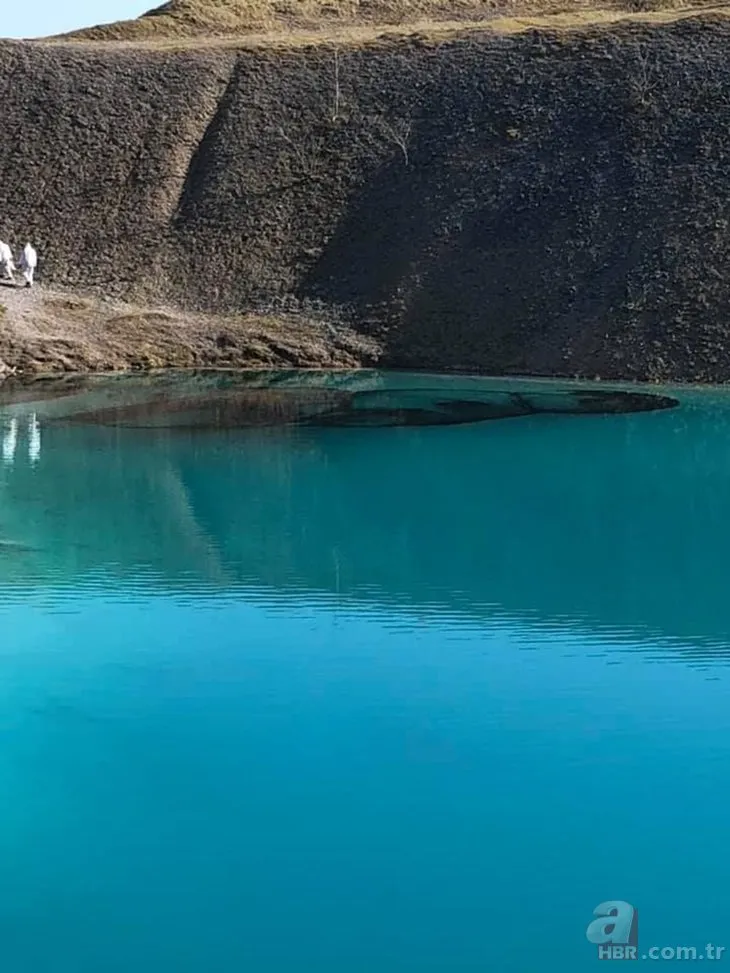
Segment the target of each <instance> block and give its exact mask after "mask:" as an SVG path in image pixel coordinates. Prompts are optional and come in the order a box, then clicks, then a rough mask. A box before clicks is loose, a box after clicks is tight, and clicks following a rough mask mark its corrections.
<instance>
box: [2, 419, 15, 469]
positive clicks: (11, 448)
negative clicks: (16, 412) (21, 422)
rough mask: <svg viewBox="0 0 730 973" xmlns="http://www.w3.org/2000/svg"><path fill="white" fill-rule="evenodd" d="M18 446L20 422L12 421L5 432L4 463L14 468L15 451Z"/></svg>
mask: <svg viewBox="0 0 730 973" xmlns="http://www.w3.org/2000/svg"><path fill="white" fill-rule="evenodd" d="M17 445H18V420H17V419H11V420H10V422H9V423H8V424H7V425H6V426H5V430H4V432H3V463H4V464H5V466H12V465H13V463H14V461H15V450H16V447H17Z"/></svg>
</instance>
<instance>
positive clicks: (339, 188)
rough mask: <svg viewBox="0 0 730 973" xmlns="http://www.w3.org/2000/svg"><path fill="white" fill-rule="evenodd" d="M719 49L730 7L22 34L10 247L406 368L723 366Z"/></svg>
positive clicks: (708, 374) (10, 65)
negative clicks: (338, 342) (449, 23)
mask: <svg viewBox="0 0 730 973" xmlns="http://www.w3.org/2000/svg"><path fill="white" fill-rule="evenodd" d="M171 6H174V5H171ZM178 6H179V7H181V8H182V7H184V6H185V4H184V3H182V2H181V3H180V4H178ZM269 6H271V5H269ZM281 6H282V8H283V7H284V6H285V5H281ZM290 6H291V5H290ZM361 6H362V7H365V4H364V3H363V4H361ZM376 6H377V4H376ZM289 40H290V41H291V38H289ZM729 46H730V22H729V21H728V20H727V19H726V18H725V16H724V15H721V14H715V15H709V14H705V15H703V16H701V17H700V16H697V17H677V18H675V19H672V20H667V21H666V22H664V20H663V19H661V18H658V19H656V20H655V22H646V23H642V22H631V21H627V22H625V23H617V24H614V25H613V26H610V27H606V26H603V27H588V26H584V27H581V28H580V29H576V28H574V29H566V28H565V27H551V26H546V25H542V26H540V27H539V28H535V29H529V30H524V29H517V28H515V29H514V30H512V31H509V30H507V29H487V28H486V27H483V28H481V29H475V28H470V29H468V30H466V29H465V30H456V31H454V32H452V33H447V34H444V35H443V36H439V37H438V38H434V37H430V36H428V34H424V33H423V32H417V33H413V34H410V35H405V36H402V37H397V38H392V37H391V38H388V37H377V36H375V35H373V37H372V38H371V39H370V40H367V41H364V40H362V39H360V40H358V41H354V40H352V39H351V38H350V39H348V36H347V34H346V33H345V34H342V35H337V34H334V35H333V36H332V37H329V38H328V39H326V40H325V39H320V40H316V41H310V42H306V43H304V42H301V43H297V44H295V43H293V42H292V43H289V44H287V45H273V46H272V45H271V44H268V43H263V42H261V43H252V44H248V45H246V44H243V43H242V44H235V43H224V44H215V43H210V42H207V43H200V44H188V45H185V46H181V47H179V48H177V49H166V48H164V47H159V46H157V45H155V44H119V43H113V42H112V43H104V44H102V43H88V42H86V41H78V42H68V41H66V42H53V43H31V42H24V43H17V42H16V43H12V42H6V43H3V44H0V89H2V90H3V92H4V100H3V124H2V126H0V237H2V238H6V237H7V238H10V239H12V240H13V241H18V242H22V240H24V238H25V237H30V238H32V239H33V240H34V241H35V242H36V243H37V245H38V247H39V250H40V252H41V255H42V276H43V278H44V279H45V280H46V282H52V283H53V284H54V285H57V286H62V287H67V288H75V289H87V290H88V289H89V288H91V289H93V290H96V291H97V292H99V293H104V294H107V295H111V296H113V297H115V298H124V299H127V300H132V301H135V302H137V303H144V302H150V301H154V302H158V303H159V302H164V303H166V304H169V305H171V306H177V307H180V308H184V309H187V310H191V311H208V312H210V311H213V312H230V311H241V310H246V311H255V312H261V311H265V312H266V313H271V312H272V310H273V311H275V310H276V309H277V308H279V307H283V308H286V309H287V311H288V312H291V311H292V310H296V308H297V307H299V306H301V307H304V308H305V309H307V310H308V313H309V312H310V311H311V309H312V308H313V307H314V308H320V309H322V313H323V314H325V315H331V316H332V317H333V318H334V317H337V318H339V319H342V320H344V321H346V322H350V323H351V324H352V325H353V326H354V327H355V328H357V329H359V330H360V331H362V332H365V333H367V334H369V335H373V336H374V337H375V338H377V339H378V341H379V342H381V343H382V345H383V346H384V348H385V361H386V362H388V363H391V364H396V365H403V366H409V367H427V368H439V369H446V368H460V369H480V370H485V371H492V372H502V373H505V372H506V373H514V372H529V373H536V374H559V375H575V374H580V375H588V376H595V375H600V376H603V377H638V378H672V379H698V380H725V379H728V378H730V351H729V350H728V349H729V348H730V274H729V273H728V265H729V264H730V215H729V214H728V205H727V200H728V198H730V168H729V167H728V161H729V160H730V136H729V135H728V132H729V131H730V62H729V61H728V57H727V52H728V48H729Z"/></svg>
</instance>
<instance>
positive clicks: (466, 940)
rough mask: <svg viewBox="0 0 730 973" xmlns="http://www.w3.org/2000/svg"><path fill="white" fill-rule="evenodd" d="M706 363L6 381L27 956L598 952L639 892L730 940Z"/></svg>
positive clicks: (720, 556)
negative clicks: (237, 402) (569, 375)
mask: <svg viewBox="0 0 730 973" xmlns="http://www.w3.org/2000/svg"><path fill="white" fill-rule="evenodd" d="M114 381H115V382H116V383H117V384H116V385H115V386H114V387H115V389H117V390H118V389H119V388H120V386H119V385H118V383H119V382H120V381H122V380H120V379H116V380H114ZM295 381H296V377H293V378H292V382H295ZM307 381H314V380H313V379H307ZM318 381H320V382H324V381H325V379H324V378H322V379H319V380H318ZM332 382H339V383H341V384H343V385H344V386H345V387H347V383H348V382H349V383H350V384H353V383H358V382H359V383H364V387H368V383H371V384H372V385H374V387H378V388H384V387H385V388H387V387H395V388H411V389H412V388H421V387H423V388H426V387H429V388H430V387H434V384H436V385H438V387H443V388H444V389H451V390H453V389H454V388H464V389H466V390H467V391H468V390H474V389H475V388H483V387H485V385H484V383H485V380H479V379H467V378H458V377H454V378H438V379H437V378H434V377H429V376H403V375H373V376H367V375H365V376H353V377H350V378H344V377H339V378H333V379H332ZM480 383H481V384H480ZM493 384H494V383H493ZM496 384H498V385H499V386H500V387H503V388H504V387H507V386H508V385H509V383H505V382H501V383H496ZM513 384H514V383H513ZM140 387H141V386H140ZM153 387H154V383H152V384H150V385H149V386H147V390H148V391H149V389H150V388H153ZM515 387H516V386H515ZM531 387H532V386H531ZM535 387H537V386H535ZM540 387H548V386H540ZM83 394H87V393H83ZM93 394H94V395H95V396H96V397H97V404H98V398H99V396H101V397H102V398H103V397H104V396H105V395H107V394H108V393H107V392H106V391H105V389H104V386H103V384H100V386H99V388H98V389H96V390H95V391H94V393H93ZM145 394H147V393H145ZM673 394H676V395H677V397H678V398H679V400H680V407H679V408H677V409H673V410H668V411H661V412H655V413H646V414H643V413H642V414H631V415H590V416H586V415H578V416H576V415H535V416H528V417H522V418H515V419H508V420H502V421H493V422H481V423H468V424H464V425H456V426H445V427H427V426H424V427H405V428H358V429H354V428H353V429H351V428H317V427H311V428H310V427H306V428H302V427H291V426H274V427H267V428H248V429H236V428H222V429H202V430H201V429H193V428H183V427H180V428H173V429H170V428H129V427H120V426H118V425H115V424H111V425H98V424H96V423H94V422H93V421H88V422H67V421H65V418H66V417H67V416H68V414H69V412H72V411H73V409H70V407H69V405H68V403H69V401H72V400H73V396H70V397H69V396H66V397H63V396H62V397H60V398H54V397H52V396H50V397H45V396H43V395H40V394H39V395H38V397H37V398H36V399H34V397H33V394H31V393H26V394H25V395H24V401H20V402H18V401H14V402H13V401H8V402H7V403H6V404H5V405H4V406H2V411H1V412H0V425H2V426H3V428H4V437H5V438H4V441H3V451H2V457H1V459H0V462H1V463H2V466H1V467H0V633H1V634H0V639H1V641H0V730H1V731H2V748H1V749H0V793H2V803H1V804H0V933H1V935H0V970H2V973H101V971H104V973H131V971H135V973H153V971H154V973H188V971H189V973H202V971H206V973H232V971H237V970H240V971H252V973H295V971H296V973H299V971H303V973H376V971H377V973H411V971H412V973H431V971H434V973H435V971H439V973H476V971H480V973H482V971H488V973H492V971H499V973H531V971H538V970H539V971H540V973H573V971H584V970H589V969H592V968H594V966H595V964H596V963H597V962H598V960H597V957H596V947H595V946H593V945H591V943H589V942H588V940H587V938H586V927H587V925H588V923H589V922H590V921H591V919H592V916H593V910H594V908H595V907H596V906H597V905H598V904H599V903H601V902H603V901H605V900H609V899H621V900H625V901H627V902H629V903H631V904H632V905H634V906H635V907H636V908H637V909H638V910H639V913H640V916H641V922H640V947H641V948H640V950H639V952H640V953H644V954H646V951H647V949H648V948H649V947H651V946H653V945H659V946H662V947H663V946H677V945H687V946H696V947H700V952H701V951H702V950H703V949H704V947H705V944H706V943H708V942H709V943H714V944H723V943H725V944H727V945H728V946H730V923H729V922H728V915H729V914H730V894H729V893H728V880H727V876H728V874H730V841H728V833H729V829H730V826H729V825H728V802H729V799H730V671H729V670H728V663H729V662H730V609H729V608H728V605H729V604H730V599H729V598H728V579H729V574H730V572H729V571H728V565H730V394H729V393H726V392H723V391H718V390H707V391H699V390H685V391H679V392H677V391H676V390H674V392H673ZM76 407H77V408H78V403H77V406H76ZM64 410H65V411H64ZM725 959H726V960H727V963H730V959H727V957H726V958H725ZM706 965H707V964H705V966H706ZM714 965H715V966H719V965H720V964H718V963H715V964H714Z"/></svg>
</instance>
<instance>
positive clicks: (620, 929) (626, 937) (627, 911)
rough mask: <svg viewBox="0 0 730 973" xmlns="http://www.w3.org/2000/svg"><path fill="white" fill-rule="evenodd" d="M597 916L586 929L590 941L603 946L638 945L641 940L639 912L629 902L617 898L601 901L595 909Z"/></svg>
mask: <svg viewBox="0 0 730 973" xmlns="http://www.w3.org/2000/svg"><path fill="white" fill-rule="evenodd" d="M593 915H594V916H596V918H595V919H594V920H593V922H591V923H590V925H589V926H588V928H587V929H586V936H587V937H588V941H589V942H591V943H595V945H596V946H602V945H604V944H606V943H617V944H619V945H623V946H636V945H637V943H638V940H639V912H638V910H637V909H635V908H634V907H633V906H632V905H629V903H628V902H622V901H621V900H620V899H617V900H615V901H613V902H601V904H600V905H597V906H596V908H595V909H594V910H593Z"/></svg>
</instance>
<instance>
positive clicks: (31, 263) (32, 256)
mask: <svg viewBox="0 0 730 973" xmlns="http://www.w3.org/2000/svg"><path fill="white" fill-rule="evenodd" d="M37 266H38V254H37V253H36V251H35V248H34V247H32V246H31V244H30V243H26V245H25V246H24V247H23V252H22V253H21V255H20V269H21V270H22V271H23V277H25V286H26V287H32V286H33V277H34V275H35V269H36V267H37Z"/></svg>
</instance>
